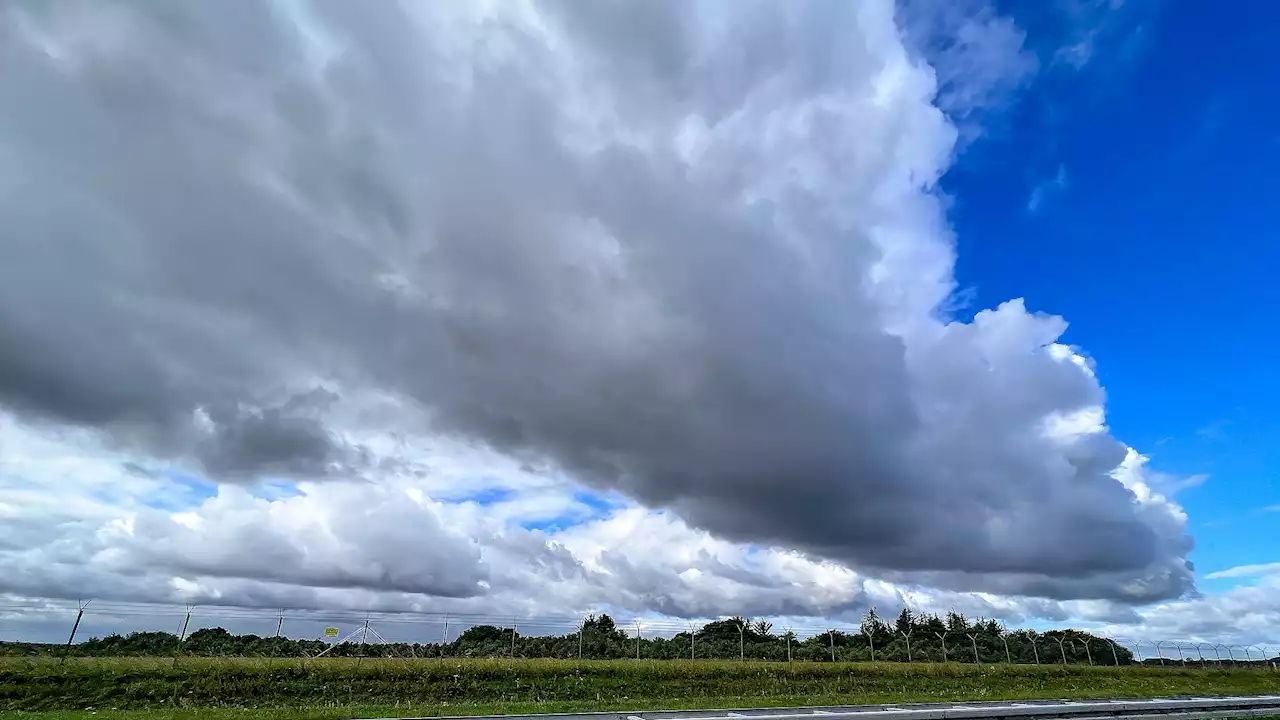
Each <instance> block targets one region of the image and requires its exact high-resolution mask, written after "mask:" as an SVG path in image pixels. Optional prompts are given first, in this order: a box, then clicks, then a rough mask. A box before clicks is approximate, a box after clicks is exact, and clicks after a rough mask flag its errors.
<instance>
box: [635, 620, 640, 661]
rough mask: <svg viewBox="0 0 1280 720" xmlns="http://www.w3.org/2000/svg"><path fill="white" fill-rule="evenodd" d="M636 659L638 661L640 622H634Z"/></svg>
mask: <svg viewBox="0 0 1280 720" xmlns="http://www.w3.org/2000/svg"><path fill="white" fill-rule="evenodd" d="M636 659H637V660H639V659H640V621H639V620H637V621H636Z"/></svg>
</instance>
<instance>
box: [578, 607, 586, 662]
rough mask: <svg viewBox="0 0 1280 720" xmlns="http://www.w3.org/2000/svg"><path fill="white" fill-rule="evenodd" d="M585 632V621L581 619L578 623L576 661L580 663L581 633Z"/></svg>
mask: <svg viewBox="0 0 1280 720" xmlns="http://www.w3.org/2000/svg"><path fill="white" fill-rule="evenodd" d="M586 630H587V619H586V618H582V619H581V620H579V621H578V661H579V662H581V661H582V633H584V632H586Z"/></svg>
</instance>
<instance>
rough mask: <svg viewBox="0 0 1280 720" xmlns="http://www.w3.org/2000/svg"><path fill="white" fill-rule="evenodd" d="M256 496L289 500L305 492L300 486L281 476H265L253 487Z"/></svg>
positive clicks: (271, 499) (273, 499)
mask: <svg viewBox="0 0 1280 720" xmlns="http://www.w3.org/2000/svg"><path fill="white" fill-rule="evenodd" d="M253 494H254V497H258V498H261V499H263V500H270V501H273V502H274V501H276V500H288V499H289V498H295V497H298V496H300V495H302V494H303V492H302V490H300V489H299V488H298V486H297V485H296V484H294V483H292V482H290V481H288V480H284V479H281V478H263V479H262V480H261V481H259V483H258V484H257V485H255V486H254V488H253Z"/></svg>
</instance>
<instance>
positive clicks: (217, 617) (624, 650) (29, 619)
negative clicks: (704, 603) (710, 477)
mask: <svg viewBox="0 0 1280 720" xmlns="http://www.w3.org/2000/svg"><path fill="white" fill-rule="evenodd" d="M77 640H78V642H77ZM0 654H3V655H56V654H62V655H81V656H114V655H164V656H168V655H173V656H178V655H230V656H251V657H266V658H277V657H280V658H283V657H309V658H317V657H325V656H331V657H332V656H339V657H404V658H411V657H417V658H440V659H443V658H453V657H511V658H534V657H546V658H565V659H581V660H588V659H623V658H632V659H641V660H644V659H648V660H657V659H669V660H675V659H726V660H728V659H734V660H764V661H778V662H853V661H889V662H941V661H946V662H962V663H1009V664H1045V665H1048V664H1062V665H1074V664H1079V665H1084V664H1088V665H1149V666H1180V667H1198V668H1220V667H1255V668H1263V669H1268V670H1276V669H1277V667H1278V666H1280V645H1276V644H1270V643H1240V642H1234V643H1227V642H1213V641H1200V640H1195V639H1192V640H1164V639H1149V638H1121V637H1112V638H1108V637H1101V636H1098V635H1094V634H1092V633H1089V632H1086V631H1083V630H1071V629H1066V630H1047V631H1037V630H1032V629H1016V630H1010V629H1007V628H1005V627H1003V626H1001V625H999V624H998V623H996V622H995V621H993V620H983V619H979V620H971V619H967V618H963V617H961V616H959V615H956V614H954V613H948V614H947V615H946V616H945V618H943V617H937V616H932V615H920V614H912V613H909V612H907V613H904V614H903V615H902V616H900V617H899V618H898V619H897V620H896V621H895V622H886V621H884V620H882V619H880V618H877V617H875V616H874V614H872V615H870V616H869V617H868V618H866V619H864V620H863V622H862V623H860V624H853V623H848V622H844V623H832V624H822V625H815V624H813V623H812V622H811V621H810V622H799V623H792V622H788V621H787V620H786V619H777V620H770V619H756V620H748V619H746V618H740V617H739V618H726V619H720V620H709V621H707V620H700V621H683V620H675V619H671V618H642V617H633V618H630V619H627V620H625V621H617V620H614V619H613V618H612V617H610V616H609V615H607V614H604V613H591V614H588V615H585V616H532V617H530V616H525V617H512V616H498V615H483V614H445V613H402V612H401V613H372V612H370V613H355V612H342V611H321V610H287V611H286V610H280V611H273V610H266V609H261V608H241V607H218V606H201V607H195V606H187V607H182V606H172V605H146V604H136V603H109V602H96V603H95V602H82V603H79V604H66V603H55V602H45V601H40V602H28V603H21V604H11V605H5V604H0Z"/></svg>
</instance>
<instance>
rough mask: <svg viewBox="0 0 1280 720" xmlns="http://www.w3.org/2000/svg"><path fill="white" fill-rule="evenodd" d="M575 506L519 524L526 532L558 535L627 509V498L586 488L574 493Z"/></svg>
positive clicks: (618, 494)
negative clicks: (533, 531) (532, 531)
mask: <svg viewBox="0 0 1280 720" xmlns="http://www.w3.org/2000/svg"><path fill="white" fill-rule="evenodd" d="M572 498H573V503H574V505H573V506H572V507H571V508H570V509H569V510H568V511H567V512H563V513H560V514H558V515H554V516H552V517H541V518H530V519H527V520H524V521H522V522H520V523H519V525H520V527H522V528H524V529H525V530H541V531H542V532H545V533H556V532H560V531H563V530H568V529H569V528H571V527H575V526H577V525H583V524H585V523H589V522H594V521H596V520H603V519H605V518H607V517H609V516H611V515H613V513H614V511H615V510H620V509H622V508H625V507H627V505H628V503H627V500H626V498H625V497H624V496H623V495H622V494H620V493H616V492H605V493H599V492H595V491H592V490H587V489H585V488H579V489H577V490H574V491H573V495H572Z"/></svg>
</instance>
